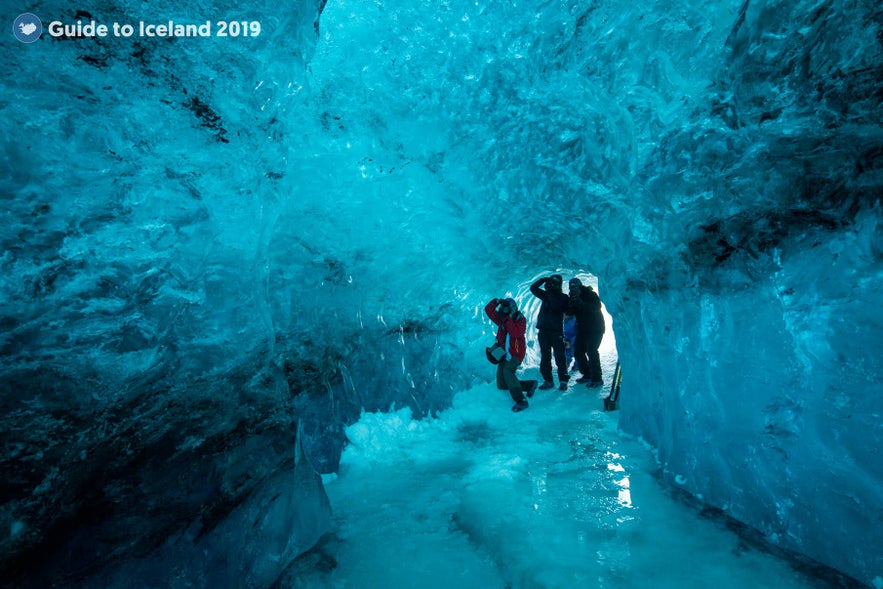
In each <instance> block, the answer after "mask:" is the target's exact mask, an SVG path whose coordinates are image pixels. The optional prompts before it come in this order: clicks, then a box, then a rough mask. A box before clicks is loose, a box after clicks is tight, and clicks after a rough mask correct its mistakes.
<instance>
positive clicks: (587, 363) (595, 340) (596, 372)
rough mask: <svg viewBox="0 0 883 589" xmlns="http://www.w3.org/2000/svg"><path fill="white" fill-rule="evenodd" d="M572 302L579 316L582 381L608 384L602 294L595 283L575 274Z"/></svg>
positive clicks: (577, 342)
mask: <svg viewBox="0 0 883 589" xmlns="http://www.w3.org/2000/svg"><path fill="white" fill-rule="evenodd" d="M568 286H569V288H570V304H569V306H568V311H569V312H570V313H572V314H573V315H575V316H576V339H575V340H574V342H573V355H574V357H575V358H576V364H577V366H578V367H579V371H580V372H581V373H582V377H580V378H579V379H577V381H576V382H578V383H586V384H588V386H589V387H591V388H596V387H600V386H601V385H603V384H604V379H603V378H602V377H601V356H600V354H599V353H598V348H599V347H600V346H601V340H602V339H604V330H605V327H604V314H603V313H602V312H601V298H600V297H599V296H598V293H596V292H595V291H594V290H593V289H592V287H591V286H584V285H583V283H582V282H580V280H579V278H571V279H570V282H569V283H568Z"/></svg>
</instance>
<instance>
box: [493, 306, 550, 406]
mask: <svg viewBox="0 0 883 589" xmlns="http://www.w3.org/2000/svg"><path fill="white" fill-rule="evenodd" d="M484 312H485V313H486V314H487V316H488V317H489V318H490V320H491V321H493V322H494V323H496V324H497V326H498V327H497V338H496V341H497V345H499V346H500V347H502V348H503V349H504V350H505V351H506V355H505V356H504V357H502V358H501V359H500V361H499V363H498V364H497V388H499V389H500V390H507V389H508V390H509V394H510V395H511V396H512V400H513V401H515V405H513V406H512V411H523V410H524V409H527V407H528V403H527V399H525V398H524V395H525V393H526V394H527V396H528V397H531V396H533V393H534V391H535V390H536V388H537V381H535V380H518V377H516V376H515V371H516V370H518V367H519V366H521V362H522V361H524V354H525V352H526V351H527V344H526V343H525V339H524V333H525V331H526V330H527V320H526V319H525V318H524V315H522V314H521V312H520V311H519V310H518V306H517V305H516V304H515V300H513V299H502V298H497V299H493V300H492V301H491V302H489V303H488V304H487V305H485V307H484Z"/></svg>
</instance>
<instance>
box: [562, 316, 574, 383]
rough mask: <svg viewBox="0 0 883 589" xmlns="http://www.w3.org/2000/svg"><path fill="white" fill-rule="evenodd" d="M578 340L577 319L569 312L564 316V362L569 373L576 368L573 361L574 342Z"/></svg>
mask: <svg viewBox="0 0 883 589" xmlns="http://www.w3.org/2000/svg"><path fill="white" fill-rule="evenodd" d="M575 339H576V317H574V316H573V315H571V314H570V312H567V313H565V314H564V362H565V364H567V370H568V372H569V371H571V370H574V369H575V368H576V364H575V363H574V360H573V342H574V340H575Z"/></svg>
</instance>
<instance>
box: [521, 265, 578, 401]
mask: <svg viewBox="0 0 883 589" xmlns="http://www.w3.org/2000/svg"><path fill="white" fill-rule="evenodd" d="M562 282H563V279H562V278H561V275H560V274H552V275H551V276H549V277H548V278H540V279H539V280H537V281H536V282H534V283H533V284H531V285H530V292H532V293H533V295H534V296H535V297H537V298H538V299H540V300H541V301H543V302H542V304H541V305H540V313H539V315H537V340H538V341H539V344H540V375H542V377H543V384H541V385H540V388H541V389H543V390H546V389H551V388H552V387H554V386H555V383H553V382H552V354H554V355H555V366H556V367H557V368H558V388H560V389H561V390H562V391H563V390H566V389H567V381H568V380H570V375H569V374H568V372H567V363H566V360H565V358H564V312H565V311H566V310H567V306H568V298H567V295H566V294H564V293H563V292H562V291H561V284H562ZM540 287H542V288H540Z"/></svg>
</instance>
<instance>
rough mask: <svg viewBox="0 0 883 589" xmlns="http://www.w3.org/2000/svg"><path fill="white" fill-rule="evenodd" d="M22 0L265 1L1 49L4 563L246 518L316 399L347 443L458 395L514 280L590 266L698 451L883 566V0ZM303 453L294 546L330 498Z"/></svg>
mask: <svg viewBox="0 0 883 589" xmlns="http://www.w3.org/2000/svg"><path fill="white" fill-rule="evenodd" d="M320 9H321V17H320ZM24 10H31V11H32V12H36V13H38V15H39V16H40V17H41V18H42V19H43V21H44V24H45V23H47V22H48V21H50V20H52V19H62V20H65V21H67V22H72V21H75V20H76V19H77V18H81V19H82V20H88V19H90V18H94V19H96V20H98V21H99V22H111V21H119V22H137V21H139V20H146V21H151V22H163V21H166V20H168V19H180V20H182V21H184V20H186V21H190V22H192V21H196V22H202V21H204V20H206V19H211V20H219V19H254V20H259V21H260V22H261V24H262V34H261V35H260V36H259V37H256V38H249V39H245V38H239V39H235V40H234V39H230V38H228V39H218V38H213V39H143V38H131V39H116V38H109V39H102V40H94V39H65V40H54V39H51V38H49V37H48V36H47V35H46V34H45V33H44V35H43V38H41V39H40V41H38V42H37V43H34V44H32V45H22V44H20V43H18V42H17V41H16V40H15V39H14V38H13V37H12V36H7V37H5V38H4V41H3V44H2V46H0V58H2V62H3V64H4V65H5V66H6V67H4V70H3V71H4V74H3V94H2V96H3V98H2V99H0V114H2V121H3V122H2V125H3V128H4V133H3V135H2V139H0V141H2V145H3V150H2V153H3V159H2V162H0V169H2V172H3V173H2V175H0V182H2V192H0V197H2V199H3V205H4V206H3V209H2V214H3V223H2V224H0V237H2V241H3V254H2V258H0V263H2V275H0V293H2V294H0V296H2V298H0V300H2V309H0V325H2V327H3V329H2V335H0V338H2V339H0V346H2V361H0V375H2V378H0V383H2V384H0V392H2V397H0V398H2V406H3V414H4V427H3V432H4V433H3V434H2V435H3V445H4V457H3V465H2V468H3V474H4V476H3V477H2V478H3V480H4V483H3V485H4V487H3V497H4V500H3V506H4V507H3V509H2V510H0V518H2V523H3V524H4V525H6V526H8V529H10V530H11V531H12V533H11V534H10V535H9V537H8V538H5V539H4V540H3V552H4V554H9V555H10V557H9V558H6V559H5V560H4V564H3V571H4V572H7V571H12V572H15V573H16V574H20V575H23V578H25V577H27V578H30V577H28V576H29V575H34V574H36V571H38V570H40V569H22V568H21V563H22V562H24V559H22V558H21V555H35V554H38V555H41V556H40V559H38V560H37V561H36V562H37V563H38V567H42V570H44V572H45V571H49V572H48V573H46V574H53V575H66V577H65V578H66V579H68V580H71V582H74V581H76V582H83V583H86V584H88V583H89V582H90V581H89V579H93V580H94V579H95V578H96V576H95V571H96V570H102V571H106V573H104V574H105V576H104V577H98V578H101V579H105V580H106V579H108V578H124V577H125V574H126V571H127V570H129V571H134V570H142V569H139V568H137V567H139V566H143V562H142V563H141V564H138V565H135V564H132V565H128V564H126V563H130V562H136V561H134V560H133V559H134V558H135V557H136V556H140V555H143V554H145V553H150V554H154V553H156V554H159V556H157V557H156V558H158V559H160V560H159V561H151V563H150V566H151V567H152V568H154V569H158V570H170V571H178V572H177V573H174V574H187V571H186V570H183V569H181V568H180V566H179V565H180V563H175V562H173V559H174V554H181V551H178V550H176V549H175V546H174V544H169V543H168V542H169V541H168V538H171V537H175V538H181V537H184V538H185V539H186V540H187V541H188V542H191V543H196V544H197V545H199V543H200V542H202V543H203V544H202V545H203V546H205V545H210V546H213V547H214V548H213V550H222V548H220V546H222V545H223V546H225V547H226V548H227V549H233V550H238V548H236V547H238V546H241V545H240V544H237V542H238V541H239V540H238V539H236V538H230V537H229V534H230V530H231V529H232V528H233V527H235V526H231V525H230V524H226V525H225V523H224V522H231V521H258V520H259V519H260V517H259V514H265V513H276V511H275V510H276V509H280V510H283V512H285V511H284V506H281V504H274V503H272V502H270V504H267V503H266V502H262V501H263V499H261V497H263V495H262V494H261V493H262V492H266V489H267V488H268V485H275V484H279V483H278V481H279V480H280V479H279V478H278V477H280V476H283V475H281V474H280V473H285V472H288V473H290V472H292V471H293V470H296V469H295V468H294V464H293V459H292V456H293V455H295V453H294V452H293V448H295V447H296V446H297V444H296V442H295V438H296V435H295V432H296V431H297V430H298V428H299V429H300V430H301V432H302V436H301V438H300V440H301V443H302V447H303V448H304V449H305V451H306V452H305V455H306V456H308V461H311V462H312V464H313V465H314V466H315V468H316V469H318V470H320V471H323V472H328V471H332V470H334V469H335V468H336V465H337V459H338V456H339V452H340V447H341V445H342V444H343V443H344V439H343V434H342V427H343V425H344V424H346V423H349V422H351V421H352V420H354V419H355V418H356V417H357V416H358V414H359V412H360V411H361V410H362V409H368V410H373V409H385V408H388V407H390V406H393V405H397V406H402V405H405V404H407V405H410V406H412V407H413V408H414V409H415V411H416V412H417V413H418V414H422V415H426V414H430V413H432V412H434V411H437V410H439V409H441V408H443V407H445V406H446V404H447V403H448V401H449V399H450V396H451V393H452V391H454V390H456V389H458V388H461V387H463V386H465V385H468V384H471V383H472V382H474V381H476V380H479V379H480V380H484V379H486V378H488V374H487V365H486V362H485V361H484V359H483V353H482V348H483V346H484V345H486V343H487V341H488V340H489V338H490V335H489V334H490V333H491V332H490V328H489V326H488V325H487V323H486V321H485V320H484V319H483V318H482V314H481V311H480V309H481V307H482V306H483V304H484V303H485V302H486V300H487V299H489V298H491V297H493V296H499V295H500V294H503V293H505V292H506V291H509V292H513V293H515V292H518V290H519V288H522V289H523V286H524V285H525V284H526V283H528V282H529V281H530V280H531V279H532V278H533V277H534V276H535V275H536V274H538V273H539V272H544V271H547V270H549V269H553V268H558V269H563V270H564V271H565V273H568V272H570V271H574V272H575V271H585V272H591V273H593V274H595V275H597V276H598V277H599V280H600V292H601V295H602V297H603V298H604V300H605V303H606V305H607V307H608V310H610V311H611V312H612V313H613V315H614V321H615V323H614V328H615V329H616V334H617V343H618V348H619V354H620V357H621V358H622V360H623V363H624V366H625V381H624V392H623V402H622V416H621V426H622V428H623V429H624V430H625V431H627V432H629V433H632V434H635V435H639V436H641V437H643V438H645V439H646V440H647V441H648V442H649V443H651V444H652V445H653V446H654V447H655V448H656V449H657V452H658V456H659V460H660V462H661V464H662V465H663V468H664V471H665V472H666V474H667V476H668V479H669V480H670V481H671V482H672V484H676V485H681V486H683V487H684V488H686V489H687V490H688V491H690V492H692V493H694V494H696V495H699V496H701V497H702V498H703V499H704V500H706V501H708V502H709V503H711V504H713V505H716V506H718V507H722V508H724V509H725V510H726V511H727V512H728V513H730V514H732V515H733V516H734V517H737V518H739V519H741V520H742V521H745V522H746V523H748V524H750V525H752V526H756V527H757V528H759V529H760V530H762V531H763V532H765V533H767V534H768V535H769V536H770V538H771V539H773V540H774V541H776V542H778V543H780V544H782V545H783V546H786V547H788V548H791V549H794V550H797V551H800V552H803V553H805V554H808V555H809V556H811V557H813V558H816V559H818V560H820V561H822V562H824V563H825V564H828V565H830V566H833V567H836V568H839V569H840V570H842V571H845V572H847V573H848V574H850V575H853V576H854V577H856V578H858V579H861V580H863V581H865V582H870V581H871V580H873V579H874V578H875V577H876V576H881V577H883V562H881V554H880V551H879V550H876V549H874V548H873V547H875V546H879V545H881V544H883V542H881V540H883V538H881V537H880V534H881V531H880V530H883V526H881V525H879V524H880V523H881V520H883V497H881V488H883V487H881V485H883V473H881V470H880V464H883V461H881V460H880V455H879V448H880V447H881V443H880V442H881V439H880V438H881V425H880V423H881V422H880V414H881V407H880V404H881V399H880V395H879V382H880V374H881V370H880V360H879V357H880V354H879V350H880V344H879V336H878V335H877V334H878V333H879V332H880V329H879V327H880V319H879V313H878V312H877V311H876V309H877V307H878V306H879V301H880V299H881V279H880V252H881V243H880V230H879V219H880V208H879V206H880V205H879V195H880V194H881V190H880V188H881V184H883V177H881V161H883V160H881V153H883V132H881V120H883V116H881V114H883V113H881V106H880V105H881V86H880V82H879V80H880V79H883V76H881V67H883V66H881V32H880V31H881V20H883V15H881V11H880V9H879V8H878V7H876V6H875V5H872V3H869V2H862V1H853V2H800V1H793V2H773V1H769V2H744V3H742V2H723V3H721V2H704V3H703V2H700V3H696V2H686V1H684V2H680V1H676V2H674V3H672V2H666V3H656V2H631V3H628V4H626V5H623V4H622V3H614V2H603V1H591V2H590V1H584V2H558V3H534V4H530V5H524V4H521V3H519V4H515V5H509V4H506V3H489V4H483V3H475V2H456V1H455V2H447V3H442V4H438V3H432V2H426V3H417V4H415V3H404V2H403V3H383V2H374V3H364V2H350V1H342V0H341V1H330V2H328V4H327V5H326V4H325V3H324V2H305V1H298V2H294V3H291V4H285V5H279V4H278V3H270V2H253V3H249V4H247V5H243V4H241V3H225V2H211V3H188V4H187V5H186V6H182V5H180V4H179V3H171V2H162V3H156V2H151V3H150V4H149V7H148V6H147V5H146V4H144V3H141V2H105V3H101V4H100V5H97V4H96V5H89V6H86V5H84V6H79V7H73V8H72V7H70V6H69V5H66V4H60V3H52V2H46V3H41V4H40V5H39V6H33V7H30V6H28V7H21V8H20V11H24ZM18 11H19V9H15V10H13V9H4V12H3V14H4V18H5V21H4V22H6V21H8V22H9V23H11V22H12V20H13V19H14V18H15V16H16V15H17V14H18ZM78 11H80V12H78ZM298 464H303V462H300V461H299V462H298ZM305 468H306V467H302V469H301V471H300V472H301V474H300V475H298V476H301V477H304V478H303V479H298V480H303V481H306V482H304V483H303V486H302V488H303V489H305V490H304V491H302V495H303V498H304V499H303V503H306V504H308V505H312V506H313V507H314V508H315V513H316V514H317V515H318V516H319V517H316V518H314V519H312V520H310V519H309V518H306V519H304V518H302V517H300V518H299V516H296V515H293V514H289V516H288V517H289V518H290V520H291V521H292V522H300V523H296V524H295V523H293V524H292V533H293V534H296V535H297V534H299V535H300V539H298V540H297V541H294V542H292V543H291V544H290V545H288V544H284V543H283V544H280V543H278V542H277V543H276V544H277V545H279V546H280V548H279V554H280V555H284V556H280V560H279V567H280V569H281V568H283V567H284V565H285V562H284V561H285V559H286V558H288V557H290V555H291V554H292V553H293V552H296V551H297V548H296V547H298V546H305V545H308V544H309V543H310V539H311V538H315V537H317V536H318V534H319V533H321V532H322V531H323V529H324V528H325V526H327V520H324V519H323V518H322V517H321V515H322V514H323V513H326V509H327V505H326V503H327V501H325V500H324V493H323V491H322V490H321V485H316V484H315V482H312V483H311V482H310V477H308V476H306V475H304V474H303V472H304V469H305ZM271 496H272V495H271ZM123 497H125V498H126V499H125V500H124V501H123V500H121V498H123ZM249 497H251V498H252V499H251V500H248V498H249ZM308 520H309V521H308ZM133 521H134V522H136V523H137V525H135V526H133V525H132V522H133ZM263 529H264V531H265V537H267V538H275V537H276V535H277V532H278V531H279V529H278V528H276V527H272V526H268V527H264V528H263ZM121 530H126V533H127V534H131V538H129V540H127V541H126V542H122V541H120V537H121V535H123V536H126V534H123V533H122V532H121ZM133 530H134V531H133ZM181 530H189V534H190V535H189V536H187V535H184V536H181V535H180V534H181ZM176 534H178V535H177V536H176ZM86 537H89V538H92V539H94V541H91V542H90V543H87V544H86V546H87V549H84V550H81V551H79V552H77V551H73V552H72V551H71V549H70V546H71V545H73V544H74V543H76V542H79V540H80V539H82V538H86ZM126 537H128V536H126ZM225 538H226V540H224V539H225ZM832 539H834V542H831V540H832ZM77 545H80V544H77ZM157 546H160V548H159V549H158V548H157ZM231 547H233V548H231ZM292 547H294V548H292ZM156 550H159V552H155V551H156ZM163 550H165V552H163ZM151 551H154V552H151ZM108 555H110V556H108ZM162 559H165V560H162ZM127 566H131V567H134V568H131V569H127V568H126V567H127ZM163 567H165V569H164V568H163ZM176 567H177V568H176ZM107 571H109V572H107ZM182 571H183V572H182ZM114 574H117V575H120V577H112V575H114ZM169 574H172V573H169ZM248 574H250V575H255V578H256V579H258V578H259V579H261V580H266V579H269V578H271V577H273V571H265V570H253V571H250V572H248ZM107 575H111V576H110V577H109V576H107Z"/></svg>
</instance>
